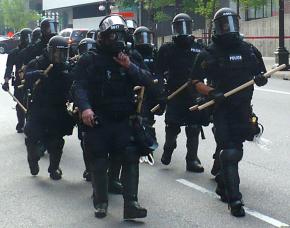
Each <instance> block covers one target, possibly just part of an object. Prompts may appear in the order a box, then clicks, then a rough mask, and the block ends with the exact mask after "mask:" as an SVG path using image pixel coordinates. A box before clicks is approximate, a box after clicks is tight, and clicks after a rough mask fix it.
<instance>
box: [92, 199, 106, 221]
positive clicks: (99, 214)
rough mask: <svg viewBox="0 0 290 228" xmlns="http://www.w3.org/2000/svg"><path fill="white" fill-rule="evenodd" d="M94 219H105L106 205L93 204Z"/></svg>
mask: <svg viewBox="0 0 290 228" xmlns="http://www.w3.org/2000/svg"><path fill="white" fill-rule="evenodd" d="M94 208H95V217H96V218H105V217H106V216H107V213H108V203H94Z"/></svg>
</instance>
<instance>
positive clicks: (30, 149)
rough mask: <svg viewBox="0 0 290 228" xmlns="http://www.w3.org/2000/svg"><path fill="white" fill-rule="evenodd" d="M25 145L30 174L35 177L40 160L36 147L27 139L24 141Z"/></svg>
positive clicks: (34, 143)
mask: <svg viewBox="0 0 290 228" xmlns="http://www.w3.org/2000/svg"><path fill="white" fill-rule="evenodd" d="M25 144H26V148H27V161H28V165H29V169H30V173H31V175H33V176H36V175H37V174H38V173H39V165H38V161H39V159H40V157H39V152H38V149H39V148H38V146H37V143H36V142H33V141H32V140H30V139H29V138H26V139H25Z"/></svg>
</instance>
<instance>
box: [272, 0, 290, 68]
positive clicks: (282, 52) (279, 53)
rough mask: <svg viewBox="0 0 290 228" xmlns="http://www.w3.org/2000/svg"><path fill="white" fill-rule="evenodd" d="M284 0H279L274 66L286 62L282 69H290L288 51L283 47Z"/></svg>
mask: <svg viewBox="0 0 290 228" xmlns="http://www.w3.org/2000/svg"><path fill="white" fill-rule="evenodd" d="M284 18H285V15H284V0H279V47H278V48H277V50H276V51H275V52H274V53H275V62H276V64H275V66H278V65H281V64H286V65H287V67H286V68H285V69H284V71H288V70H290V66H289V52H288V51H287V49H286V48H285V31H284V26H285V25H284Z"/></svg>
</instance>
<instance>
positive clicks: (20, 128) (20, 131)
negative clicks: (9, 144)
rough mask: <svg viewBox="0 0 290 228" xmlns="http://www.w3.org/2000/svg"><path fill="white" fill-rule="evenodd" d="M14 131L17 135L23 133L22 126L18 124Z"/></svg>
mask: <svg viewBox="0 0 290 228" xmlns="http://www.w3.org/2000/svg"><path fill="white" fill-rule="evenodd" d="M16 131H17V133H23V132H24V130H23V125H22V124H20V123H18V124H17V125H16Z"/></svg>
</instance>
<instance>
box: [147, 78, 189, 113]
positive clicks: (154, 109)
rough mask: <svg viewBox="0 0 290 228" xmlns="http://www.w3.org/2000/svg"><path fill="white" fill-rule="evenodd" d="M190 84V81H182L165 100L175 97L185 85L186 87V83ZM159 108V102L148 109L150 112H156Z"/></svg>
mask: <svg viewBox="0 0 290 228" xmlns="http://www.w3.org/2000/svg"><path fill="white" fill-rule="evenodd" d="M189 84H190V82H186V83H184V84H183V85H182V86H180V87H179V88H178V89H177V90H175V91H174V92H173V93H172V94H170V95H169V96H168V97H167V100H168V101H169V100H171V99H172V98H173V97H175V96H176V95H178V94H179V93H180V92H181V91H182V90H184V89H185V88H186V87H188V85H189ZM159 108H160V104H158V105H156V106H155V107H153V108H152V109H151V110H150V111H151V112H152V113H154V112H156V111H157V110H158V109H159Z"/></svg>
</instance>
